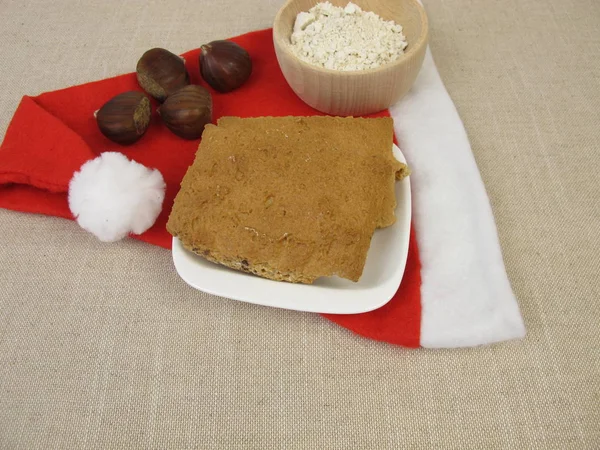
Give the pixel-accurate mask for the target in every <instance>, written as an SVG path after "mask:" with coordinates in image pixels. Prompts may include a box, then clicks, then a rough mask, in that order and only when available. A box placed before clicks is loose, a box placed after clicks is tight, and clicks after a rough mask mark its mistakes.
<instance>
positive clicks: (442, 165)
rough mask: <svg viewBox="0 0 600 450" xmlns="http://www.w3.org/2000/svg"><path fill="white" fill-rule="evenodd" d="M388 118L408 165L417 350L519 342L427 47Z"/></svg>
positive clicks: (488, 231)
mask: <svg viewBox="0 0 600 450" xmlns="http://www.w3.org/2000/svg"><path fill="white" fill-rule="evenodd" d="M391 113H392V116H393V117H394V122H395V129H396V133H397V136H398V140H399V143H400V146H401V148H402V152H403V153H404V155H405V156H406V159H407V160H408V163H409V165H410V166H411V168H412V174H411V185H412V189H413V191H412V194H413V198H414V201H413V217H414V225H415V230H416V236H417V242H418V244H419V251H420V257H421V264H422V270H421V278H422V286H421V304H422V321H421V345H422V346H423V347H467V346H475V345H482V344H490V343H492V342H498V341H503V340H507V339H515V338H521V337H523V336H524V335H525V326H524V324H523V319H522V317H521V314H520V312H519V307H518V305H517V301H516V299H515V296H514V294H513V292H512V289H511V287H510V284H509V281H508V277H507V275H506V271H505V268H504V262H503V260H502V254H501V251H500V245H499V242H498V236H497V231H496V225H495V222H494V217H493V215H492V210H491V207H490V203H489V199H488V197H487V194H486V192H485V187H484V185H483V182H482V180H481V176H480V173H479V170H478V168H477V165H476V163H475V159H474V158H473V154H472V152H471V147H470V144H469V141H468V138H467V135H466V133H465V130H464V127H463V124H462V121H461V120H460V117H459V116H458V113H457V111H456V109H455V107H454V104H453V102H452V100H451V99H450V96H449V95H448V93H447V92H446V89H445V87H444V85H443V83H442V80H441V79H440V76H439V74H438V71H437V68H436V66H435V63H434V61H433V58H432V56H431V53H430V51H429V49H428V50H427V55H426V57H425V62H424V64H423V68H422V70H421V72H420V74H419V77H418V79H417V81H416V83H415V85H414V87H413V89H412V90H411V92H410V93H409V94H408V95H407V96H406V97H405V98H404V99H403V100H402V101H401V102H399V103H398V104H397V105H395V106H394V107H393V108H392V109H391Z"/></svg>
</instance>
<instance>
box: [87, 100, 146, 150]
mask: <svg viewBox="0 0 600 450" xmlns="http://www.w3.org/2000/svg"><path fill="white" fill-rule="evenodd" d="M151 115H152V109H151V107H150V99H149V98H148V97H147V96H146V95H144V94H143V93H142V92H138V91H129V92H123V93H122V94H119V95H116V96H115V97H113V98H111V99H110V100H109V101H108V102H106V103H105V104H104V105H103V106H102V108H100V109H99V110H98V111H97V112H96V113H95V116H96V122H97V123H98V128H100V131H101V132H102V134H103V135H104V136H106V137H107V138H108V139H110V140H111V141H113V142H116V143H117V144H121V145H130V144H133V143H134V142H137V141H138V140H139V139H140V138H141V137H142V136H143V135H144V133H146V130H147V129H148V125H149V124H150V117H151Z"/></svg>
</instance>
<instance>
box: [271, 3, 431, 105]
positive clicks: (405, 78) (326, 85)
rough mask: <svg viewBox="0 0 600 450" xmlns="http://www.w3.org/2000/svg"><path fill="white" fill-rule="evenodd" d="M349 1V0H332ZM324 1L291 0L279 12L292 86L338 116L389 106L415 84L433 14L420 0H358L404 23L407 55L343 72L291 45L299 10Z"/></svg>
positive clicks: (278, 31)
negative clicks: (297, 51)
mask: <svg viewBox="0 0 600 450" xmlns="http://www.w3.org/2000/svg"><path fill="white" fill-rule="evenodd" d="M329 1H330V3H332V4H333V5H335V6H346V5H347V4H348V1H349V0H329ZM317 3H319V0H288V2H287V3H286V4H285V5H283V7H282V8H281V9H280V10H279V12H278V13H277V15H276V16H275V21H274V23H273V42H274V44H275V53H276V54H277V60H278V62H279V66H280V67H281V71H282V72H283V75H284V77H285V79H286V80H287V82H288V83H289V85H290V86H291V88H292V89H293V90H294V92H295V93H296V94H297V95H298V97H300V98H301V99H302V100H303V101H304V102H306V103H307V104H309V105H310V106H312V107H313V108H315V109H317V110H319V111H321V112H324V113H327V114H332V115H338V116H360V115H364V114H371V113H374V112H377V111H381V110H383V109H386V108H388V107H389V106H391V105H393V104H394V103H396V102H397V101H398V100H400V99H401V98H402V97H403V96H404V95H405V94H406V93H407V92H408V91H409V89H410V88H411V86H412V85H413V83H414V81H415V79H416V78H417V74H418V73H419V70H420V69H421V66H422V64H423V59H424V57H425V50H426V49H427V38H428V26H427V15H426V14H425V10H424V9H423V7H422V6H421V4H420V3H419V2H418V1H417V0H352V3H355V4H357V5H358V6H360V7H361V8H362V9H363V10H365V11H373V12H374V13H376V14H378V15H379V16H381V17H382V18H383V19H385V20H393V21H395V22H396V23H398V24H400V25H402V27H403V32H404V35H405V36H406V40H407V42H408V46H407V47H406V49H405V54H404V55H403V56H401V57H400V58H398V59H397V60H396V61H393V62H391V63H389V64H386V65H384V66H381V67H378V68H376V69H367V70H356V71H338V70H331V69H325V68H321V67H318V66H314V65H312V64H308V63H306V62H304V61H302V60H300V59H298V58H297V57H296V56H295V55H294V54H293V53H292V51H291V49H290V45H291V44H290V36H291V34H292V29H293V27H294V21H295V20H296V15H297V14H298V13H299V12H302V11H308V10H309V9H310V8H312V7H313V6H314V5H316V4H317Z"/></svg>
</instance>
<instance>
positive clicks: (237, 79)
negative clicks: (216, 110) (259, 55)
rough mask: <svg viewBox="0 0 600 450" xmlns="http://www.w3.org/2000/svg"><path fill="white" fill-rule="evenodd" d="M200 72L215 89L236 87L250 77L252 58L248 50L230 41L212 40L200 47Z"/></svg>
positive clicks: (226, 89)
mask: <svg viewBox="0 0 600 450" xmlns="http://www.w3.org/2000/svg"><path fill="white" fill-rule="evenodd" d="M200 49H201V50H202V51H201V52H200V73H201V74H202V78H204V80H205V81H206V82H207V83H208V84H209V85H210V86H211V87H212V88H213V89H214V90H216V91H219V92H229V91H232V90H234V89H237V88H238V87H240V86H241V85H242V84H244V83H245V82H246V80H247V79H248V78H249V77H250V74H251V73H252V60H251V59H250V55H249V54H248V52H247V51H246V50H245V49H244V48H243V47H241V46H239V45H238V44H236V43H235V42H232V41H225V40H220V41H212V42H209V43H208V44H205V45H203V46H201V47H200Z"/></svg>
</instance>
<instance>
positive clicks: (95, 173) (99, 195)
mask: <svg viewBox="0 0 600 450" xmlns="http://www.w3.org/2000/svg"><path fill="white" fill-rule="evenodd" d="M164 198H165V182H164V180H163V177H162V175H161V173H160V172H159V171H158V170H156V169H154V170H151V169H148V168H147V167H146V166H144V165H142V164H139V163H137V162H135V161H130V160H129V159H127V157H126V156H125V155H123V154H122V153H118V152H105V153H102V154H101V155H100V156H98V157H97V158H95V159H93V160H91V161H88V162H86V163H85V164H84V165H83V166H81V169H79V172H75V175H73V178H72V179H71V182H70V183H69V208H70V209H71V212H72V213H73V216H75V219H77V223H78V224H79V225H80V226H81V228H83V229H84V230H87V231H89V232H90V233H92V234H94V235H95V236H96V237H97V238H98V239H100V240H101V241H104V242H114V241H118V240H119V239H123V238H124V237H125V236H127V235H128V234H129V233H134V234H142V233H143V232H144V231H146V230H147V229H148V228H150V227H151V226H152V225H154V222H155V221H156V218H157V217H158V215H159V214H160V211H161V209H162V203H163V200H164Z"/></svg>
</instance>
